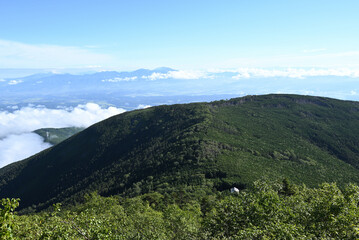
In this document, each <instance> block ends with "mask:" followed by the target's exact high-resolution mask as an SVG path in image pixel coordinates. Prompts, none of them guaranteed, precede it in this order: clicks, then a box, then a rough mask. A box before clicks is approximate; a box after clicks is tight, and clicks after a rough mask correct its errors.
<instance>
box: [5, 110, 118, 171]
mask: <svg viewBox="0 0 359 240" xmlns="http://www.w3.org/2000/svg"><path fill="white" fill-rule="evenodd" d="M123 112H125V110H124V109H121V108H116V107H108V108H101V107H100V106H99V105H98V104H95V103H87V104H84V105H78V106H77V107H74V108H68V109H48V108H44V107H33V106H28V107H24V108H21V109H19V110H16V111H14V112H0V167H3V166H5V165H7V164H9V163H12V162H15V161H18V160H21V159H24V158H26V157H29V156H31V155H33V154H35V153H37V152H39V151H41V150H43V149H45V148H48V147H49V146H50V145H49V144H46V143H44V142H43V139H42V138H41V137H40V136H38V135H37V134H34V133H31V132H32V131H34V130H36V129H39V128H50V127H52V128H62V127H72V126H74V127H88V126H90V125H92V124H94V123H96V122H99V121H101V120H103V119H106V118H108V117H111V116H113V115H116V114H120V113H123Z"/></svg>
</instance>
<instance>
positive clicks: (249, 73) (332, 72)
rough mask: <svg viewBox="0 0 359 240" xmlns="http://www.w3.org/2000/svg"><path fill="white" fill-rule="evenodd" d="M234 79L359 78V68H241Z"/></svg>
mask: <svg viewBox="0 0 359 240" xmlns="http://www.w3.org/2000/svg"><path fill="white" fill-rule="evenodd" d="M234 73H236V75H235V76H233V77H232V78H233V79H241V78H252V77H265V78H269V77H288V78H305V77H319V76H337V77H352V78H359V70H357V69H318V68H312V69H298V68H288V69H285V70H278V69H263V68H239V69H237V70H236V71H234Z"/></svg>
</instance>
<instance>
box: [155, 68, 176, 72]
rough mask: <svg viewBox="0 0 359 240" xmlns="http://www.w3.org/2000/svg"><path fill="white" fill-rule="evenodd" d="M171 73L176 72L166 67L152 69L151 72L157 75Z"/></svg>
mask: <svg viewBox="0 0 359 240" xmlns="http://www.w3.org/2000/svg"><path fill="white" fill-rule="evenodd" d="M171 71H177V70H175V69H172V68H168V67H159V68H155V69H153V72H159V73H168V72H171Z"/></svg>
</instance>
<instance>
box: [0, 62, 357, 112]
mask: <svg viewBox="0 0 359 240" xmlns="http://www.w3.org/2000/svg"><path fill="white" fill-rule="evenodd" d="M338 82H340V86H341V87H340V91H339V90H338ZM0 92H1V97H0V107H1V105H6V104H8V105H13V104H21V103H29V102H30V103H34V104H45V105H46V103H49V102H51V103H53V104H56V103H57V102H58V103H63V102H65V103H68V102H71V101H72V103H83V102H89V101H94V102H98V103H107V104H114V105H118V104H123V102H125V101H126V99H127V101H129V100H128V99H130V98H131V99H132V100H131V101H135V100H134V99H135V98H145V97H147V98H149V97H151V98H152V99H151V100H150V101H148V102H143V101H142V100H141V101H142V102H141V104H150V105H156V103H158V101H157V100H154V98H156V97H166V99H169V98H173V96H186V97H189V98H190V99H188V100H179V102H182V103H183V102H190V101H193V99H191V97H193V96H215V95H217V97H215V98H213V97H203V98H202V99H203V100H206V101H208V100H213V99H223V98H227V99H228V98H230V97H234V96H243V95H248V94H267V93H296V94H310V95H319V96H332V97H337V98H344V99H358V96H359V95H357V92H359V89H358V84H357V79H356V78H352V77H348V76H307V77H297V78H295V77H282V76H273V77H271V76H270V75H269V76H260V75H258V76H256V75H253V76H246V75H243V76H240V77H239V76H238V73H236V72H225V71H224V72H198V71H194V72H193V71H192V72H191V71H181V70H175V69H171V68H167V67H161V68H156V69H153V70H148V69H138V70H135V71H132V72H116V71H104V72H96V73H92V74H83V75H73V74H54V73H41V74H35V75H31V76H28V77H22V78H6V79H0ZM69 96H71V101H69ZM199 99H201V98H199ZM171 100H172V101H175V102H176V101H177V100H178V98H173V99H171ZM131 101H130V102H131ZM160 102H162V103H163V101H162V100H161V101H160ZM136 103H137V102H136Z"/></svg>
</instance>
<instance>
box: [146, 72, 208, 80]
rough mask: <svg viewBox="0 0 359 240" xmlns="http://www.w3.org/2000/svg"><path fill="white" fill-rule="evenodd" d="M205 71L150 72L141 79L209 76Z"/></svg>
mask: <svg viewBox="0 0 359 240" xmlns="http://www.w3.org/2000/svg"><path fill="white" fill-rule="evenodd" d="M210 77H211V76H209V75H208V74H207V73H206V72H203V71H184V70H179V71H169V72H168V73H158V72H155V73H152V74H151V75H149V76H142V78H143V79H148V80H158V79H168V78H174V79H199V78H210Z"/></svg>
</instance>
